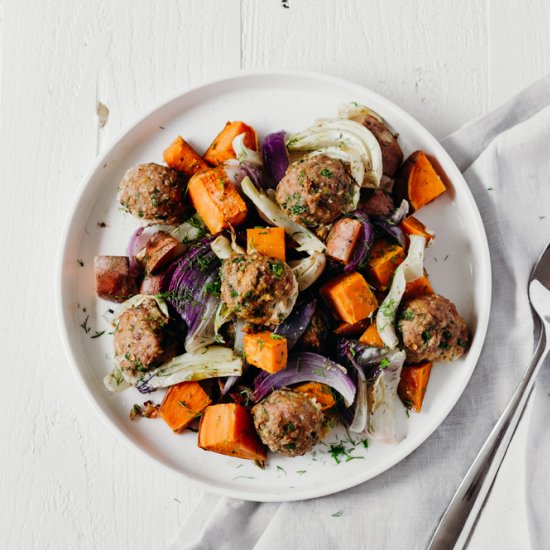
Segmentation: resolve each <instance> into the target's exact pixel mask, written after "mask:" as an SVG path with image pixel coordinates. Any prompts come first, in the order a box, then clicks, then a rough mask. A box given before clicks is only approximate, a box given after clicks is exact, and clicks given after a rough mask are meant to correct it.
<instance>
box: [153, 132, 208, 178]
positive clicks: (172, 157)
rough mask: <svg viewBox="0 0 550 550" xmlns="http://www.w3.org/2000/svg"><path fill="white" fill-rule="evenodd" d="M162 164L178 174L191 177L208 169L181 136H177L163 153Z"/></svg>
mask: <svg viewBox="0 0 550 550" xmlns="http://www.w3.org/2000/svg"><path fill="white" fill-rule="evenodd" d="M163 157H164V162H165V163H166V164H167V165H168V166H170V168H174V169H175V170H178V171H179V172H183V173H184V174H185V175H187V176H189V177H191V176H194V175H195V174H198V173H199V172H204V171H205V170H208V169H209V168H210V167H209V166H208V164H206V162H204V160H203V159H202V157H201V156H200V155H199V154H198V153H197V152H196V151H195V150H194V149H193V147H191V145H189V143H187V142H186V141H185V140H184V139H183V138H182V137H181V136H178V137H177V138H176V139H175V140H174V141H173V142H172V143H171V144H170V146H169V147H168V148H167V149H166V151H164V154H163Z"/></svg>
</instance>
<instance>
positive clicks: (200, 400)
mask: <svg viewBox="0 0 550 550" xmlns="http://www.w3.org/2000/svg"><path fill="white" fill-rule="evenodd" d="M210 403H212V400H211V399H210V397H209V395H208V394H207V393H206V392H205V391H204V390H203V389H202V386H201V385H200V384H199V383H198V382H181V383H179V384H176V385H175V386H171V387H170V389H169V390H168V392H167V393H166V395H165V397H164V399H163V401H162V403H161V405H160V409H159V413H160V416H161V418H162V419H163V420H164V421H165V422H166V424H168V426H170V428H172V430H173V431H174V432H181V431H182V430H184V429H185V428H187V426H189V424H191V422H193V420H195V418H198V417H199V416H200V415H201V413H202V411H203V410H204V409H205V408H206V407H208V405H210Z"/></svg>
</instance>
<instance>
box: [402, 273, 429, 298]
mask: <svg viewBox="0 0 550 550" xmlns="http://www.w3.org/2000/svg"><path fill="white" fill-rule="evenodd" d="M433 293H434V290H433V288H432V284H431V283H430V280H429V279H428V276H427V275H426V273H424V275H423V276H422V277H419V278H418V279H415V280H414V281H410V282H408V283H407V286H406V287H405V293H404V294H403V301H405V300H412V299H413V298H418V297H419V296H425V295H426V294H433Z"/></svg>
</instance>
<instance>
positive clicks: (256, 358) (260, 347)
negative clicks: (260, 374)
mask: <svg viewBox="0 0 550 550" xmlns="http://www.w3.org/2000/svg"><path fill="white" fill-rule="evenodd" d="M244 352H245V354H246V361H247V362H248V363H250V364H251V365H254V366H255V367H258V368H259V369H262V370H265V371H267V372H270V373H274V372H278V371H280V370H282V369H284V368H285V367H286V363H287V359H288V346H287V342H286V338H285V337H284V336H279V335H278V334H273V333H272V332H269V331H267V330H266V331H264V332H256V333H252V332H251V333H248V334H245V336H244Z"/></svg>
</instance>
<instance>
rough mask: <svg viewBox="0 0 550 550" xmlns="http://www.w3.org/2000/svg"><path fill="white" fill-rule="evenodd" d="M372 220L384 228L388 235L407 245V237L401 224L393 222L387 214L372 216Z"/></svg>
mask: <svg viewBox="0 0 550 550" xmlns="http://www.w3.org/2000/svg"><path fill="white" fill-rule="evenodd" d="M371 220H372V222H373V223H374V224H375V225H377V226H378V227H380V229H383V230H384V231H385V232H386V233H387V234H388V235H390V236H391V237H393V238H394V239H395V240H396V241H397V242H398V243H399V244H400V245H401V246H402V247H406V245H407V239H406V238H405V233H404V232H403V230H402V229H401V228H400V227H399V225H395V224H394V223H391V222H390V221H389V219H388V218H386V217H385V216H371Z"/></svg>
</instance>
